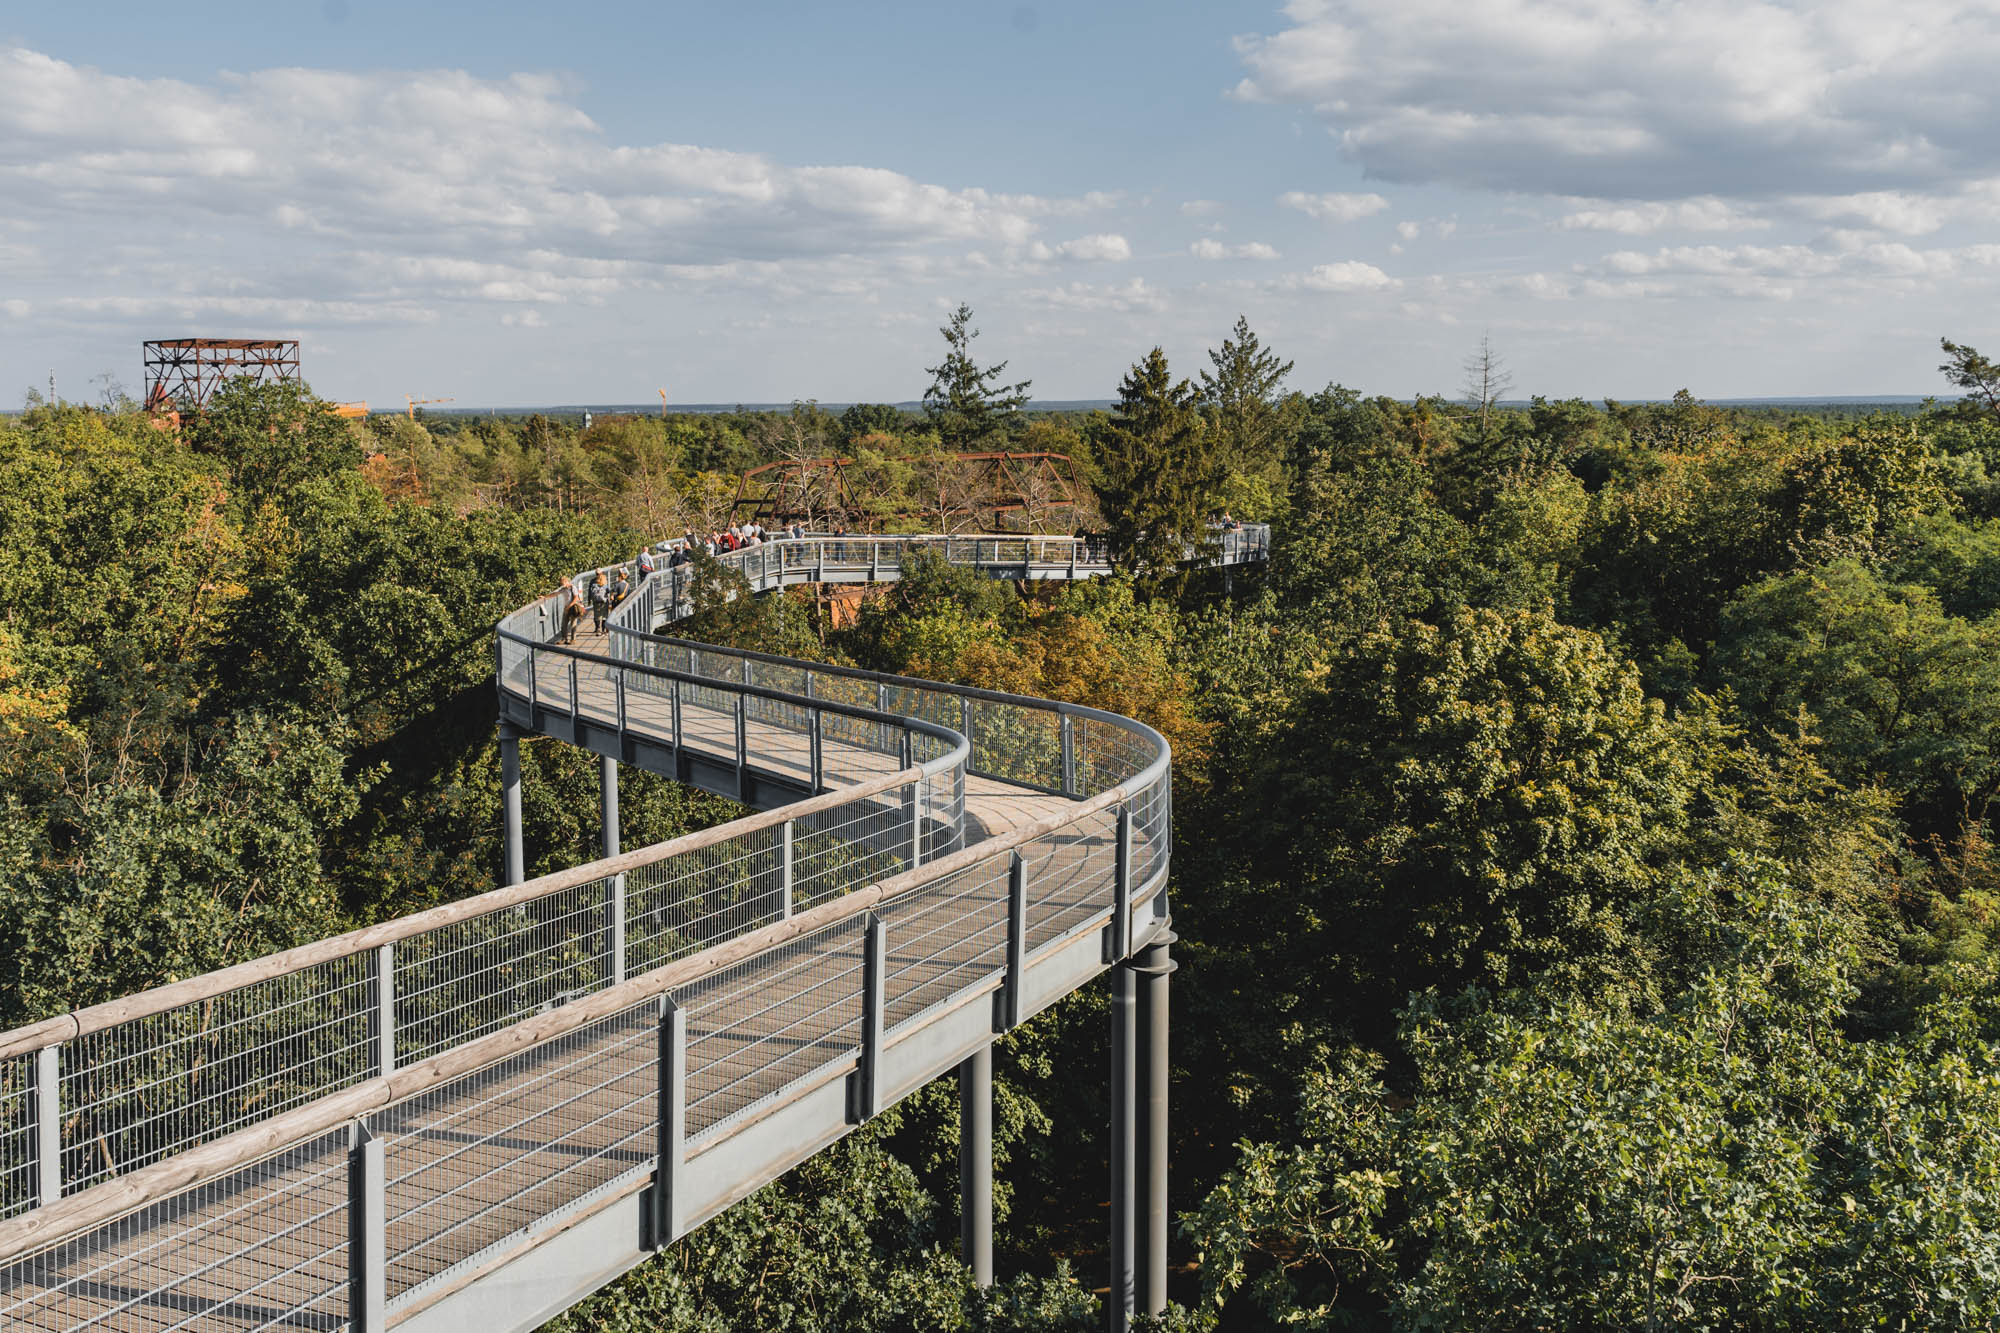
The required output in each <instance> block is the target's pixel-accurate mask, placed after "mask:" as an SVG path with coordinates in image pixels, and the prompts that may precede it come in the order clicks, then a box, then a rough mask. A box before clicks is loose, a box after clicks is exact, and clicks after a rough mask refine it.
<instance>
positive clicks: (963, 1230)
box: [958, 1046, 993, 1287]
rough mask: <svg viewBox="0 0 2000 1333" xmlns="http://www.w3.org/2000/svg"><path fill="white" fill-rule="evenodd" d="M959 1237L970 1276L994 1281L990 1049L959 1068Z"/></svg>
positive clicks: (980, 1281)
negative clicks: (970, 1271) (970, 1272)
mask: <svg viewBox="0 0 2000 1333" xmlns="http://www.w3.org/2000/svg"><path fill="white" fill-rule="evenodd" d="M958 1217H959V1221H958V1239H959V1251H960V1253H961V1254H962V1255H963V1256H964V1259H965V1266H966V1267H967V1268H970V1269H971V1270H972V1280H973V1281H974V1282H977V1283H978V1284H979V1285H980V1286H982V1287H990V1286H992V1285H993V1048H992V1047H991V1046H982V1047H980V1048H979V1049H978V1050H977V1051H975V1052H973V1053H972V1054H971V1055H969V1056H967V1057H966V1058H965V1059H964V1060H963V1061H962V1062H961V1063H960V1064H959V1066H958Z"/></svg>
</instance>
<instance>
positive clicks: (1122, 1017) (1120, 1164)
mask: <svg viewBox="0 0 2000 1333" xmlns="http://www.w3.org/2000/svg"><path fill="white" fill-rule="evenodd" d="M1138 981H1139V979H1138V977H1137V976H1136V975H1135V974H1134V973H1133V971H1132V969H1131V968H1129V967H1126V966H1124V965H1122V964H1121V965H1120V966H1118V967H1115V968H1113V969H1112V970H1111V984H1112V987H1113V989H1112V993H1111V1137H1110V1149H1111V1154H1110V1155H1111V1286H1110V1289H1109V1290H1108V1291H1107V1292H1106V1293H1105V1297H1104V1311H1105V1315H1106V1318H1107V1320H1108V1323H1109V1327H1110V1329H1111V1333H1125V1331H1126V1330H1127V1329H1128V1328H1130V1327H1131V1325H1132V1315H1133V1313H1134V1312H1135V1310H1136V1307H1137V1292H1136V1290H1135V1285H1136V1273H1135V1271H1134V1270H1135V1267H1136V1264H1135V1260H1136V1258H1137V1239H1138V1236H1137V1226H1136V1219H1135V1217H1134V1213H1135V1212H1136V1208H1135V1203H1136V1200H1135V1199H1134V1180H1133V1177H1134V1175H1135V1174H1136V1172H1135V1170H1134V1168H1135V1167H1136V1165H1137V1158H1138V1146H1139V1145H1138V1135H1137V1133H1136V1130H1137V1126H1136V1125H1135V1123H1134V1116H1133V1111H1134V1103H1135V1102H1136V1101H1137V1100H1138V1098H1137V1091H1138V1086H1137V1085H1138V1081H1139V1080H1138V1069H1137V1067H1136V1061H1135V1056H1136V1047H1137V1046H1138V1040H1137V1038H1138V995H1137V991H1138Z"/></svg>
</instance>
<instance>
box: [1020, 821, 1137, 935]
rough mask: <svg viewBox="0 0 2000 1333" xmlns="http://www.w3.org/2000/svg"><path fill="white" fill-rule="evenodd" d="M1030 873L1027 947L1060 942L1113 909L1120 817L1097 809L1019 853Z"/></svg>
mask: <svg viewBox="0 0 2000 1333" xmlns="http://www.w3.org/2000/svg"><path fill="white" fill-rule="evenodd" d="M1022 852H1023V855H1022V859H1023V861H1024V862H1025V863H1026V868H1027V872H1028V922H1027V925H1028V938H1027V947H1028V948H1029V949H1030V950H1034V949H1038V948H1040V947H1041V946H1043V945H1044V944H1048V943H1050V942H1052V941H1054V940H1058V939H1060V938H1062V937H1063V936H1064V935H1066V934H1068V933H1069V932H1070V931H1071V930H1073V929H1075V928H1076V927H1077V926H1079V925H1081V924H1083V923H1084V922H1085V921H1087V920H1089V919H1090V918H1091V916H1093V915H1094V914H1096V913H1098V912H1102V911H1103V910H1104V909H1105V908H1107V907H1109V906H1111V900H1112V889H1113V884H1114V881H1115V878H1116V875H1117V871H1118V812H1117V811H1116V810H1099V811H1097V812H1095V813H1094V814H1091V815H1088V816H1085V817H1084V818H1082V819H1079V820H1077V821H1076V822H1075V823H1073V824H1071V825H1070V826H1069V827H1067V828H1063V829H1059V830H1057V831H1056V832H1055V833H1052V834H1050V835H1048V836H1046V837H1043V838H1040V839H1037V840H1036V841H1035V842H1034V843H1033V844H1031V845H1030V846H1029V847H1026V848H1023V849H1022Z"/></svg>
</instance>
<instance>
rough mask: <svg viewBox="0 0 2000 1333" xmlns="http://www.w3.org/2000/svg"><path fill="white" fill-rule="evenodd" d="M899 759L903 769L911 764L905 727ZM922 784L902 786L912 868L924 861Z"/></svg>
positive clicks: (913, 783) (919, 780) (921, 781)
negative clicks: (908, 825)
mask: <svg viewBox="0 0 2000 1333" xmlns="http://www.w3.org/2000/svg"><path fill="white" fill-rule="evenodd" d="M900 758H901V759H902V766H903V767H904V768H908V767H909V766H910V762H911V754H910V731H909V728H907V727H905V728H904V729H903V743H902V747H901V755H900ZM922 784H923V779H921V778H919V779H917V780H916V781H914V782H909V783H905V784H904V786H903V809H904V810H905V811H906V812H907V815H908V818H909V821H910V864H911V865H912V866H919V865H922V864H923V861H924V808H923V801H922V799H921V798H922V796H923V792H922V790H921V788H922Z"/></svg>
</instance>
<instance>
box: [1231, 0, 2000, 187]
mask: <svg viewBox="0 0 2000 1333" xmlns="http://www.w3.org/2000/svg"><path fill="white" fill-rule="evenodd" d="M1284 13H1285V15H1286V17H1287V19H1288V20H1289V24H1288V26H1286V27H1284V28H1283V29H1282V30H1281V31H1278V32H1275V33H1271V34H1269V35H1264V36H1254V37H1249V38H1245V39H1241V40H1240V41H1239V44H1238V50H1239V54H1240V56H1241V59H1242V61H1243V63H1244V65H1245V67H1246V70H1247V74H1246V77H1245V78H1244V79H1243V81H1242V83H1241V84H1240V85H1239V87H1238V89H1237V94H1238V95H1239V96H1241V97H1244V98H1247V99H1251V100H1259V101H1266V102H1275V103H1287V104H1294V105H1298V106H1302V107H1304V108H1307V109H1308V110H1309V111H1310V112H1311V113H1312V114H1313V115H1314V116H1316V117H1317V118H1318V119H1319V120H1320V121H1321V122H1322V123H1323V124H1324V125H1325V126H1326V128H1327V129H1328V131H1329V132H1330V133H1331V134H1332V135H1333V136H1334V137H1335V140H1336V142H1337V143H1338V145H1339V147H1340V150H1341V151H1342V152H1343V154H1345V155H1346V156H1347V157H1348V158H1349V159H1350V160H1352V161H1353V162H1355V163H1357V164H1359V165H1360V166H1361V167H1362V168H1364V169H1365V170H1366V171H1367V172H1368V173H1369V174H1370V175H1371V176H1373V177H1376V178H1378V179H1382V180H1387V181H1392V182H1436V183H1444V184H1451V185H1457V186H1473V187H1483V188H1488V189H1494V190H1503V191H1512V192H1524V193H1535V194H1557V195H1571V196H1577V197H1584V198H1594V199H1630V200H1670V199H1695V198H1701V197H1709V196H1713V197H1717V198H1724V199H1746V198H1759V199H1768V198H1780V197H1784V196H1790V195H1812V196H1848V195H1855V194H1863V193H1869V192H1874V191H1882V190H1898V189H1902V190H1909V189H1917V190H1923V191H1935V190H1937V189H1940V188H1943V187H1947V186H1950V185H1953V184H1955V183H1958V182H1963V181H1968V180H1981V179H1992V178H1995V177H2000V135H1995V134H1994V133H1993V132H1992V130H1993V126H1994V125H1995V124H1996V123H2000V79H1997V78H1995V77H1994V75H1993V70H1994V69H1995V67H1996V66H1997V65H2000V6H1995V5H1994V4H1992V3H1991V2H1990V0H1815V3H1812V4H1796V3H1787V2H1786V0H1490V2H1489V3H1481V4H1472V5H1468V4H1465V3H1462V0H1294V3H1292V4H1290V5H1288V6H1287V7H1286V9H1285V11H1284Z"/></svg>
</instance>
